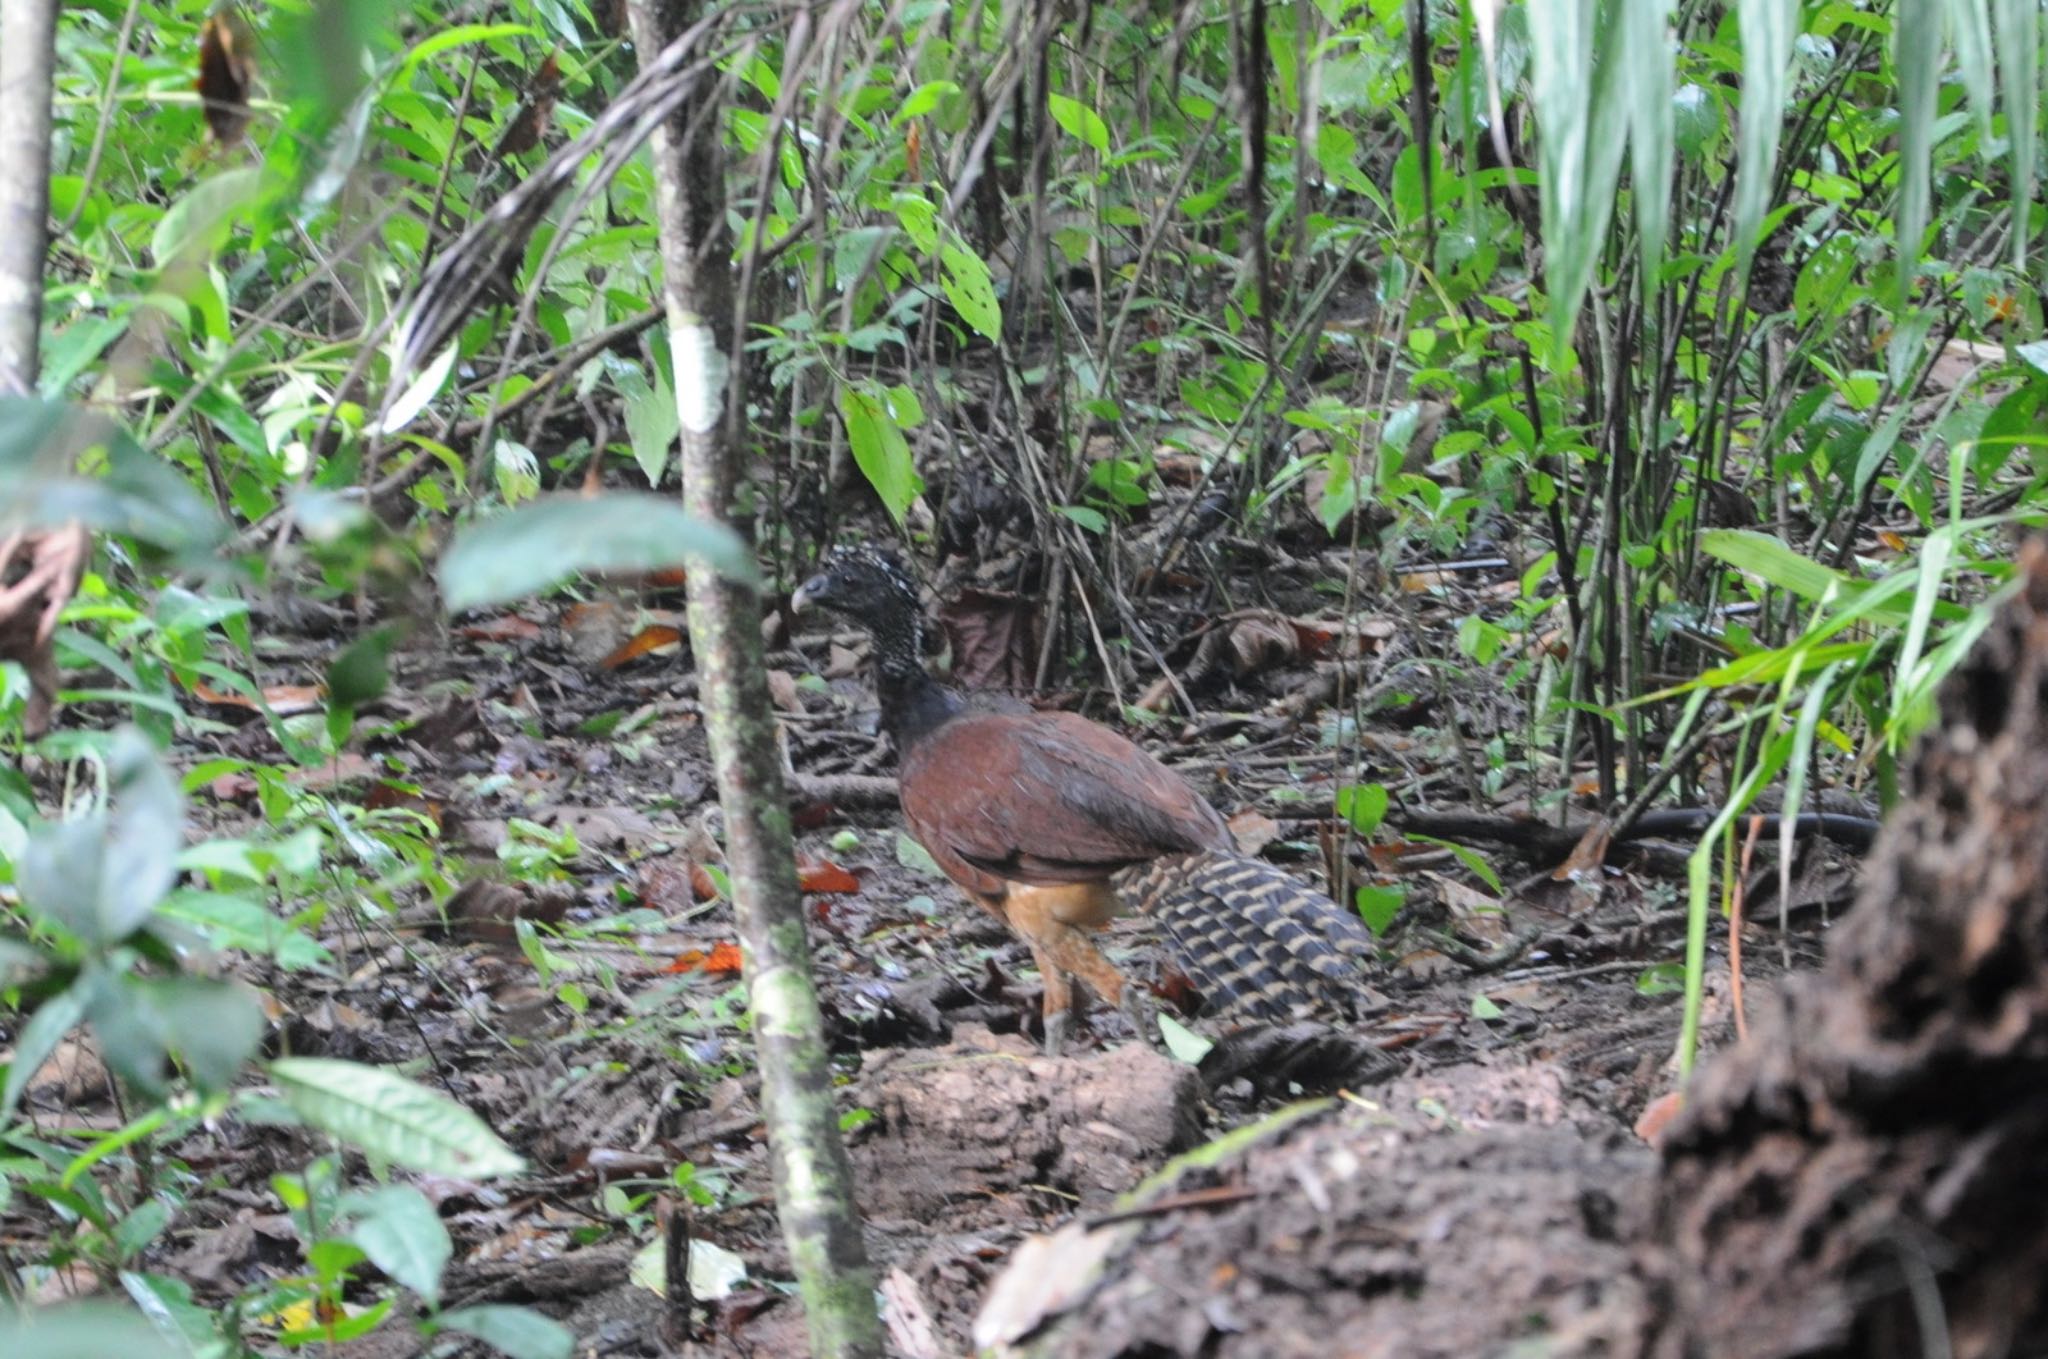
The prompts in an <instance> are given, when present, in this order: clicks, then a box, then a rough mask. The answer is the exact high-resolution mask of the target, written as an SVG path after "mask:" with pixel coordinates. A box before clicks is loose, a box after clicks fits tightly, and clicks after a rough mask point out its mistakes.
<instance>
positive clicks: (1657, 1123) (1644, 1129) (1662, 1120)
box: [1636, 1090, 1685, 1147]
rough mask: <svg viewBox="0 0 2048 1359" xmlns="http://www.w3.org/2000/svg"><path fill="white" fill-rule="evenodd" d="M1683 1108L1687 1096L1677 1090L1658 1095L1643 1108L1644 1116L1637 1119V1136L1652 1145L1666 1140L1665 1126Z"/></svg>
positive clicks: (1667, 1125)
mask: <svg viewBox="0 0 2048 1359" xmlns="http://www.w3.org/2000/svg"><path fill="white" fill-rule="evenodd" d="M1683 1108H1685V1096H1684V1095H1683V1094H1681V1093H1680V1092H1678V1091H1676V1090H1668V1091H1666V1092H1665V1093H1663V1094H1661V1095H1659V1096H1657V1098H1655V1099H1653V1100H1651V1101H1650V1103H1649V1106H1648V1107H1647V1108H1645V1109H1644V1110H1643V1113H1642V1117H1640V1118H1638V1119H1637V1120H1636V1136H1637V1137H1640V1138H1642V1139H1643V1141H1645V1142H1647V1143H1649V1144H1650V1145H1651V1146H1653V1147H1654V1146H1656V1145H1657V1144H1658V1143H1660V1142H1662V1141H1663V1140H1664V1130H1665V1128H1667V1127H1669V1126H1670V1124H1671V1120H1672V1119H1674V1118H1676V1117H1678V1113H1679V1111H1680V1110H1681V1109H1683Z"/></svg>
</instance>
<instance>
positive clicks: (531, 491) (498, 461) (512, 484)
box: [491, 439, 540, 505]
mask: <svg viewBox="0 0 2048 1359" xmlns="http://www.w3.org/2000/svg"><path fill="white" fill-rule="evenodd" d="M491 470H492V471H493V473H495V474H496V476H497V479H498V496H499V498H500V499H502V500H503V501H504V502H505V503H506V504H507V505H517V504H519V503H520V502H521V501H526V500H531V499H533V498H534V497H535V496H537V495H539V494H540V459H539V458H536V457H535V456H534V455H533V450H532V449H530V448H528V447H527V446H526V445H525V444H522V443H520V442H519V441H518V440H516V439H500V440H498V446H497V448H496V449H495V450H493V452H492V454H491Z"/></svg>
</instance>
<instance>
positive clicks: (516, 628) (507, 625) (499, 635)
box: [455, 613, 541, 642]
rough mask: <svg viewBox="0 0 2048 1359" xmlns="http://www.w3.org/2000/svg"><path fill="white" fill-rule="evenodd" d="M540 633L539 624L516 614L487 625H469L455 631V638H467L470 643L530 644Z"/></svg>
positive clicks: (497, 619)
mask: <svg viewBox="0 0 2048 1359" xmlns="http://www.w3.org/2000/svg"><path fill="white" fill-rule="evenodd" d="M540 633H541V627H540V624H538V623H536V622H534V621H533V620H532V619H530V618H521V617H520V616H519V615H518V614H516V613H508V614H506V615H505V616H504V617H503V618H493V619H492V620H491V621H490V622H488V623H471V624H469V625H468V626H466V627H460V628H457V629H455V635H456V636H458V637H467V638H468V639H469V640H471V641H472V642H530V641H532V640H533V639H534V638H536V637H538V636H540Z"/></svg>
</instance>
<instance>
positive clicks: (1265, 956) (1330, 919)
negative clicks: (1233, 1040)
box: [1116, 852, 1373, 1021]
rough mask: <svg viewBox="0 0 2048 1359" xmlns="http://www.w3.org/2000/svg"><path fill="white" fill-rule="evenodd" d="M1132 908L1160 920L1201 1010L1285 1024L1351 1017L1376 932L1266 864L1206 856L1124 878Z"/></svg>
mask: <svg viewBox="0 0 2048 1359" xmlns="http://www.w3.org/2000/svg"><path fill="white" fill-rule="evenodd" d="M1116 887H1117V893H1118V895H1119V896H1120V897H1122V898H1123V899H1124V902H1125V904H1126V905H1127V906H1130V907H1132V908H1134V909H1136V910H1139V911H1142V912H1144V913H1145V914H1147V915H1150V916H1152V917H1154V918H1155V919H1157V920H1158V921H1159V922H1160V924H1161V926H1162V927H1163V928H1164V929H1165V931H1166V937H1167V941H1168V943H1169V945H1170V947H1171V949H1172V951H1173V953H1174V955H1175V959H1176V961H1177V962H1178V963H1179V964H1180V966H1181V968H1182V970H1183V971H1185V972H1186V973H1187V974H1188V977H1189V979H1190V980H1191V981H1193V982H1194V984H1195V986H1196V987H1197V989H1199V990H1200V991H1201V993H1202V997H1203V1000H1204V1012H1205V1013H1208V1014H1212V1015H1220V1016H1226V1017H1230V1018H1235V1019H1251V1020H1270V1021H1284V1020H1291V1019H1303V1018H1327V1017H1330V1016H1332V1015H1342V1014H1347V1013H1350V1012H1351V1011H1352V1010H1353V1009H1354V1008H1355V1007H1356V1005H1357V1004H1358V1003H1359V1002H1360V1001H1361V1000H1363V998H1364V969H1365V967H1366V965H1367V964H1368V963H1369V962H1370V961H1371V960H1372V958H1373V941H1372V934H1371V932H1370V931H1368V930H1367V929H1366V928H1365V924H1364V922H1363V921H1361V920H1360V919H1359V918H1358V917H1357V916H1356V915H1354V914H1352V913H1351V912H1350V911H1347V910H1345V909H1344V908H1343V907H1341V906H1339V905H1338V904H1337V903H1336V902H1333V901H1331V900H1330V899H1329V898H1328V897H1327V896H1324V895H1323V894H1322V893H1320V892H1318V891H1316V890H1315V889H1314V888H1312V887H1310V886H1309V885H1308V884H1307V883H1304V882H1302V881H1301V880H1299V879H1298V878H1295V877H1293V876H1291V875H1289V874H1287V873H1284V872H1282V871H1281V870H1280V869H1278V868H1275V867H1273V865H1271V864H1269V863H1266V862H1265V861H1264V860H1262V859H1253V858H1248V857H1246V856H1244V855H1239V854H1225V853H1215V852H1210V853H1202V854H1185V855H1175V856H1171V857H1168V858H1164V859H1155V860H1154V861H1152V862H1151V863H1149V864H1146V865H1145V866H1144V867H1142V868H1138V869H1131V870H1128V871H1126V872H1125V873H1123V874H1121V875H1119V877H1118V879H1117V883H1116Z"/></svg>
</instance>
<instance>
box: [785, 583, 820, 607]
mask: <svg viewBox="0 0 2048 1359" xmlns="http://www.w3.org/2000/svg"><path fill="white" fill-rule="evenodd" d="M825 586H826V581H825V578H824V577H823V576H812V577H811V578H810V579H809V580H807V581H805V582H804V583H803V584H801V585H799V586H797V587H796V593H795V594H793V595H791V596H790V597H789V611H790V612H791V613H802V612H803V611H804V610H805V609H812V608H816V607H817V606H818V597H819V596H820V595H822V594H823V593H824V592H825Z"/></svg>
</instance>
